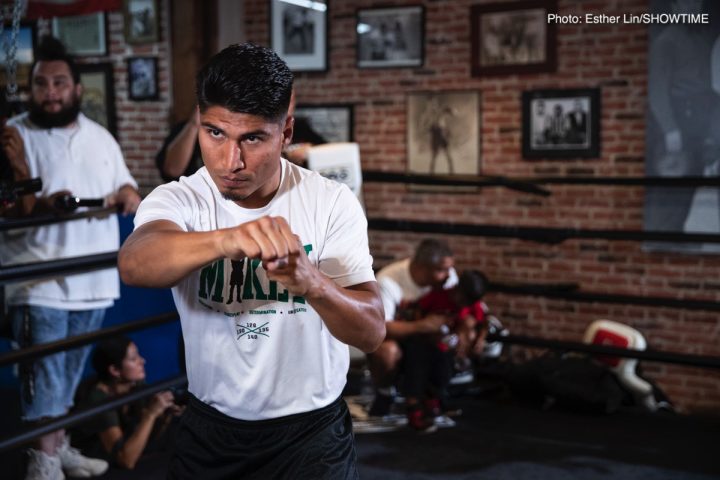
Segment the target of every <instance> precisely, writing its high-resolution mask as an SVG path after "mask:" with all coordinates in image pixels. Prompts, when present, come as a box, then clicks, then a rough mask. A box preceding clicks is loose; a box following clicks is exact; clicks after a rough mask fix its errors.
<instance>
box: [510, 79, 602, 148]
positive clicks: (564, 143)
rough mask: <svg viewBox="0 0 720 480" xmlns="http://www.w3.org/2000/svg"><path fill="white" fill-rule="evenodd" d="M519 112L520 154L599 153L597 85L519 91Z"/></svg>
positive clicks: (598, 94)
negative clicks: (521, 145)
mask: <svg viewBox="0 0 720 480" xmlns="http://www.w3.org/2000/svg"><path fill="white" fill-rule="evenodd" d="M522 112H523V115H522V118H523V120H522V124H523V125H522V137H523V157H525V158H567V157H588V158H595V157H599V156H600V89H598V88H585V89H572V90H533V91H528V92H523V95H522Z"/></svg>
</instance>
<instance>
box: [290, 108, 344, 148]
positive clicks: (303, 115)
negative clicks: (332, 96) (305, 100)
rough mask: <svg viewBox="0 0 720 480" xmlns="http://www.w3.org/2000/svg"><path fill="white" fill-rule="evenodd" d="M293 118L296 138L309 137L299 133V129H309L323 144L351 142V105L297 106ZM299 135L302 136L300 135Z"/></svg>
mask: <svg viewBox="0 0 720 480" xmlns="http://www.w3.org/2000/svg"><path fill="white" fill-rule="evenodd" d="M294 117H295V130H296V134H297V135H296V136H297V138H300V137H302V136H310V135H306V134H304V132H301V131H300V129H307V128H309V129H310V130H311V132H312V133H315V134H317V135H319V136H320V137H321V138H322V140H324V143H335V142H351V141H352V140H353V108H352V105H345V104H333V105H298V106H297V107H296V108H295V114H294ZM301 133H303V135H300V134H301ZM312 133H311V135H312ZM311 143H320V142H319V141H316V142H311Z"/></svg>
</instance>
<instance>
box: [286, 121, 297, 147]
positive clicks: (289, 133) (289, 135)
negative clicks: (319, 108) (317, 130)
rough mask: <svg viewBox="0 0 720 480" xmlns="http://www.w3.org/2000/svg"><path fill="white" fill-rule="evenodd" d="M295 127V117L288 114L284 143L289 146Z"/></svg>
mask: <svg viewBox="0 0 720 480" xmlns="http://www.w3.org/2000/svg"><path fill="white" fill-rule="evenodd" d="M294 127H295V117H293V116H292V115H288V116H287V118H286V119H285V125H284V126H283V145H284V146H286V147H287V146H288V145H290V143H292V136H293V129H294Z"/></svg>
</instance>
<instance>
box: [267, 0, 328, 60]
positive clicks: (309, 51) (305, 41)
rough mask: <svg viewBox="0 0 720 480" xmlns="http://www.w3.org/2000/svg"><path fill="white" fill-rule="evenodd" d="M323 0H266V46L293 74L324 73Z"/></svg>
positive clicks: (325, 12)
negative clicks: (268, 31) (268, 9)
mask: <svg viewBox="0 0 720 480" xmlns="http://www.w3.org/2000/svg"><path fill="white" fill-rule="evenodd" d="M327 10H328V2H327V1H326V0H307V1H304V0H303V1H292V2H290V1H285V0H270V46H271V48H272V49H273V50H275V52H276V53H277V54H278V55H279V56H280V58H282V59H283V60H285V63H287V64H288V66H289V67H290V69H291V70H293V71H295V72H318V71H325V70H327V68H328V66H327V64H328V52H327V29H328V25H327V19H328V12H327Z"/></svg>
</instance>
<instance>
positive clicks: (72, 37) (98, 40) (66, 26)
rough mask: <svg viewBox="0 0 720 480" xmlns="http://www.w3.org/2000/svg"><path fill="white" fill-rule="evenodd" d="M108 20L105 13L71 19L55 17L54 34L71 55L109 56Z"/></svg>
mask: <svg viewBox="0 0 720 480" xmlns="http://www.w3.org/2000/svg"><path fill="white" fill-rule="evenodd" d="M106 31H107V19H106V17H105V13H104V12H98V13H91V14H89V15H77V16H69V17H53V19H52V34H53V36H54V37H55V38H57V39H59V40H60V41H61V42H62V43H63V44H64V45H65V48H66V49H67V52H68V53H69V54H71V55H75V56H78V57H87V56H93V57H102V56H105V55H107V36H106V33H105V32H106Z"/></svg>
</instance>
